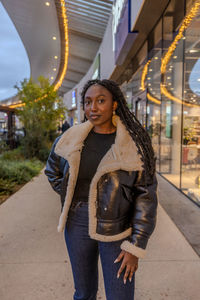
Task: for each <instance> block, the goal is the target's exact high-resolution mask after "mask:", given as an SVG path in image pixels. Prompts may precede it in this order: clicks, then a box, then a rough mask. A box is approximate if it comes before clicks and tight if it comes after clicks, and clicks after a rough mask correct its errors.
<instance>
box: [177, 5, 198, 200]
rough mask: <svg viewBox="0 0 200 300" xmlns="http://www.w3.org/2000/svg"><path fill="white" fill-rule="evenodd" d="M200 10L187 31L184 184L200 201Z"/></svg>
mask: <svg viewBox="0 0 200 300" xmlns="http://www.w3.org/2000/svg"><path fill="white" fill-rule="evenodd" d="M199 29H200V10H199V12H198V15H197V16H196V17H195V18H194V19H193V21H192V22H191V24H190V26H189V27H188V28H187V30H186V31H185V41H184V44H185V49H184V58H185V69H184V79H185V80H184V102H183V140H182V176H181V183H182V184H181V188H182V190H183V192H185V193H186V194H187V195H188V196H189V197H191V198H192V199H193V200H194V201H196V202H198V203H199V204H200V30H199Z"/></svg>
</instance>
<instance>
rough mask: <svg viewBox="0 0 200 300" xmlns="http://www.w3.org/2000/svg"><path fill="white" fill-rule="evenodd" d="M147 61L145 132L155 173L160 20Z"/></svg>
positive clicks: (159, 95) (158, 116)
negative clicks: (153, 156)
mask: <svg viewBox="0 0 200 300" xmlns="http://www.w3.org/2000/svg"><path fill="white" fill-rule="evenodd" d="M148 42H149V47H148V48H149V50H150V49H151V50H150V51H149V60H148V71H147V76H146V82H147V130H148V132H149V135H150V137H151V140H152V145H153V148H154V151H155V155H156V158H157V171H159V168H160V167H159V166H160V131H161V127H160V126H161V124H160V107H161V94H160V84H161V73H160V66H161V57H162V20H160V22H159V23H158V24H157V26H156V27H155V28H154V30H153V31H152V32H151V34H150V35H149V38H148Z"/></svg>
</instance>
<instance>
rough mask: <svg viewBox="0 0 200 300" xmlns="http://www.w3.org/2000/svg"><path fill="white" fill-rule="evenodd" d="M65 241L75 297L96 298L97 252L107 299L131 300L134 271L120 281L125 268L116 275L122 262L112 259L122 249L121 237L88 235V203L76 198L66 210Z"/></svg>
mask: <svg viewBox="0 0 200 300" xmlns="http://www.w3.org/2000/svg"><path fill="white" fill-rule="evenodd" d="M65 241H66V245H67V249H68V253H69V257H70V261H71V266H72V272H73V278H74V285H75V293H74V300H96V294H97V290H98V257H99V255H100V259H101V264H102V270H103V277H104V286H105V292H106V299H107V300H134V288H135V274H134V275H133V278H132V281H131V282H129V280H127V282H126V284H124V282H123V276H124V272H122V274H121V276H120V278H119V279H117V271H118V269H119V268H120V265H121V262H122V261H120V262H119V263H115V264H114V260H115V259H116V258H117V257H118V255H119V254H120V252H121V249H120V245H121V243H122V241H117V242H99V241H96V240H93V239H91V238H90V237H89V235H88V204H87V203H83V202H79V203H78V204H77V205H76V206H75V207H74V208H73V209H70V211H69V217H68V220H67V223H66V227H65Z"/></svg>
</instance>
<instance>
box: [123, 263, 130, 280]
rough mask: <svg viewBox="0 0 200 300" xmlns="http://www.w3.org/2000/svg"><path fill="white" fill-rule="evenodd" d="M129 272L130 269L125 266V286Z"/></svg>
mask: <svg viewBox="0 0 200 300" xmlns="http://www.w3.org/2000/svg"><path fill="white" fill-rule="evenodd" d="M130 271H131V267H130V266H129V265H128V266H126V272H125V274H124V284H126V280H127V278H128V276H129V273H130Z"/></svg>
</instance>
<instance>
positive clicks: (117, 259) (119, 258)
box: [114, 251, 125, 264]
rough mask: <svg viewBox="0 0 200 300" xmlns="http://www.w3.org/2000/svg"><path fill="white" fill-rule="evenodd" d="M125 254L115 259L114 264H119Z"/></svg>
mask: <svg viewBox="0 0 200 300" xmlns="http://www.w3.org/2000/svg"><path fill="white" fill-rule="evenodd" d="M124 254H125V252H124V251H121V252H120V254H119V256H118V257H117V258H116V259H115V261H114V264H115V263H117V262H119V261H120V260H121V259H122V258H123V257H124Z"/></svg>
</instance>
